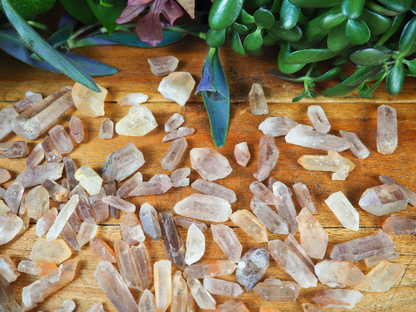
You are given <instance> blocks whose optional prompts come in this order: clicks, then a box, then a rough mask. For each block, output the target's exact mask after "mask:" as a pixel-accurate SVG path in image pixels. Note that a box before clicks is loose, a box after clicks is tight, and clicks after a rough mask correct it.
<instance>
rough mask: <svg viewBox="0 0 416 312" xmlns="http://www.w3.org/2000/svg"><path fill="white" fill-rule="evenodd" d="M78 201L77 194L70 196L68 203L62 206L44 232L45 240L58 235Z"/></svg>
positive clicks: (50, 239) (51, 239) (52, 238)
mask: <svg viewBox="0 0 416 312" xmlns="http://www.w3.org/2000/svg"><path fill="white" fill-rule="evenodd" d="M78 202H79V196H78V195H74V196H72V197H71V199H70V200H69V201H68V203H66V205H65V206H64V208H62V210H61V211H60V212H59V214H58V217H56V220H55V223H54V224H53V225H52V226H51V228H50V229H49V231H48V233H47V234H46V240H47V241H48V242H50V241H53V240H54V239H56V238H57V237H58V236H59V234H60V233H61V231H62V229H63V228H64V226H65V224H66V222H67V221H68V219H69V217H70V216H71V215H72V214H73V213H74V211H75V208H76V207H77V205H78Z"/></svg>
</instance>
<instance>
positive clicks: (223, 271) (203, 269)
mask: <svg viewBox="0 0 416 312" xmlns="http://www.w3.org/2000/svg"><path fill="white" fill-rule="evenodd" d="M236 268H237V266H236V264H235V263H234V262H233V261H231V260H210V261H205V262H199V263H195V264H192V265H188V266H187V267H186V268H185V270H184V272H183V275H184V277H185V278H186V279H190V278H195V279H200V278H204V277H216V276H227V275H231V274H232V273H233V272H234V271H235V269H236Z"/></svg>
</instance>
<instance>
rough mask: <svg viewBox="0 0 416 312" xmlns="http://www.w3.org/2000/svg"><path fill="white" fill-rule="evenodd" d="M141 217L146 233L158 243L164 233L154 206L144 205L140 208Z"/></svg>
mask: <svg viewBox="0 0 416 312" xmlns="http://www.w3.org/2000/svg"><path fill="white" fill-rule="evenodd" d="M139 216H140V221H141V223H142V226H143V231H144V233H146V235H147V236H148V237H150V238H151V239H153V240H154V241H158V240H159V239H160V238H161V237H162V232H161V230H160V225H159V221H158V219H157V211H156V209H155V208H153V206H152V205H150V204H148V203H144V204H143V205H142V206H141V207H140V213H139Z"/></svg>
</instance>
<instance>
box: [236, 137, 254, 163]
mask: <svg viewBox="0 0 416 312" xmlns="http://www.w3.org/2000/svg"><path fill="white" fill-rule="evenodd" d="M234 157H235V160H236V162H237V164H239V165H240V166H243V167H245V166H247V164H248V162H249V160H250V157H251V155H250V151H249V149H248V146H247V142H242V143H238V144H236V146H235V148H234Z"/></svg>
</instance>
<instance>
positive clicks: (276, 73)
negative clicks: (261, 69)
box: [269, 68, 303, 82]
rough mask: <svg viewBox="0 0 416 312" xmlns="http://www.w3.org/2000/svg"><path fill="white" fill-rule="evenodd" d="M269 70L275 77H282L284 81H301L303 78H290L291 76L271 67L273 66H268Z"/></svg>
mask: <svg viewBox="0 0 416 312" xmlns="http://www.w3.org/2000/svg"><path fill="white" fill-rule="evenodd" d="M269 71H270V73H271V74H272V75H273V76H275V77H277V78H280V79H283V80H285V81H289V82H303V78H291V77H288V76H286V75H285V74H284V73H282V72H280V71H278V70H276V69H273V68H270V69H269Z"/></svg>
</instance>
